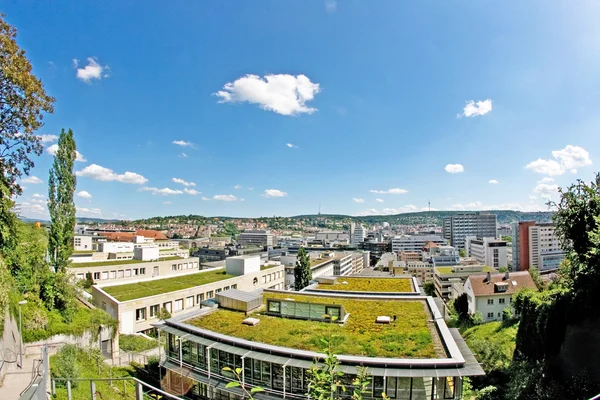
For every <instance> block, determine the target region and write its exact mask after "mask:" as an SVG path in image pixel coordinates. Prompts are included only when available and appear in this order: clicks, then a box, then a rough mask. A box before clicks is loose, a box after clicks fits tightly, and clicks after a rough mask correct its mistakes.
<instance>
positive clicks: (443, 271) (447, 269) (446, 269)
mask: <svg viewBox="0 0 600 400" xmlns="http://www.w3.org/2000/svg"><path fill="white" fill-rule="evenodd" d="M456 267H460V265H456ZM465 267H468V265H465ZM452 268H454V267H435V269H437V270H438V272H439V273H440V274H453V273H454V272H452ZM470 272H472V271H458V272H457V274H465V273H470ZM483 272H498V271H496V270H495V269H494V268H492V267H488V266H487V265H484V266H483V271H477V272H473V273H474V274H481V273H483Z"/></svg>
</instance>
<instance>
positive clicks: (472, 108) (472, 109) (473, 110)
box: [457, 99, 492, 118]
mask: <svg viewBox="0 0 600 400" xmlns="http://www.w3.org/2000/svg"><path fill="white" fill-rule="evenodd" d="M490 111H492V100H491V99H487V100H479V101H477V102H475V101H474V100H469V101H467V104H466V105H465V108H463V112H462V113H461V114H457V117H459V118H460V117H462V116H465V117H475V116H477V115H485V114H487V113H489V112H490Z"/></svg>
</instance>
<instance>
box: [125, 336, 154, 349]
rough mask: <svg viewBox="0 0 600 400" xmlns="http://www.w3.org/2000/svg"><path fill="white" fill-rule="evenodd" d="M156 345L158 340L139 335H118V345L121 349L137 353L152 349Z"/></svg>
mask: <svg viewBox="0 0 600 400" xmlns="http://www.w3.org/2000/svg"><path fill="white" fill-rule="evenodd" d="M157 346H158V341H156V340H151V339H147V338H145V337H144V336H141V335H120V336H119V347H120V348H121V350H124V351H129V352H134V353H138V352H140V351H146V350H150V349H154V348H156V347H157Z"/></svg>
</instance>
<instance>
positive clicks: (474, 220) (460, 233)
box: [442, 212, 497, 249]
mask: <svg viewBox="0 0 600 400" xmlns="http://www.w3.org/2000/svg"><path fill="white" fill-rule="evenodd" d="M442 228H443V232H444V239H447V240H448V241H449V242H450V245H452V246H454V247H456V248H457V249H465V239H466V237H467V236H476V237H494V238H495V237H496V230H497V220H496V215H495V214H484V213H480V212H472V213H459V214H456V215H453V216H450V217H444V219H443V227H442Z"/></svg>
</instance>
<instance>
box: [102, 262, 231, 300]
mask: <svg viewBox="0 0 600 400" xmlns="http://www.w3.org/2000/svg"><path fill="white" fill-rule="evenodd" d="M233 277H234V276H233V275H227V274H226V273H225V271H223V270H219V271H209V272H198V273H196V274H189V275H183V276H177V277H174V278H165V279H153V280H150V281H146V282H137V283H129V284H126V285H117V286H105V287H103V288H102V290H104V291H105V292H106V293H108V294H110V295H111V296H113V297H114V298H115V299H117V300H119V301H128V300H134V299H141V298H142V297H149V296H156V295H157V294H163V293H168V292H175V291H177V290H183V289H188V288H191V287H194V286H201V285H206V284H208V283H213V282H218V281H222V280H224V279H229V278H233Z"/></svg>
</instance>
